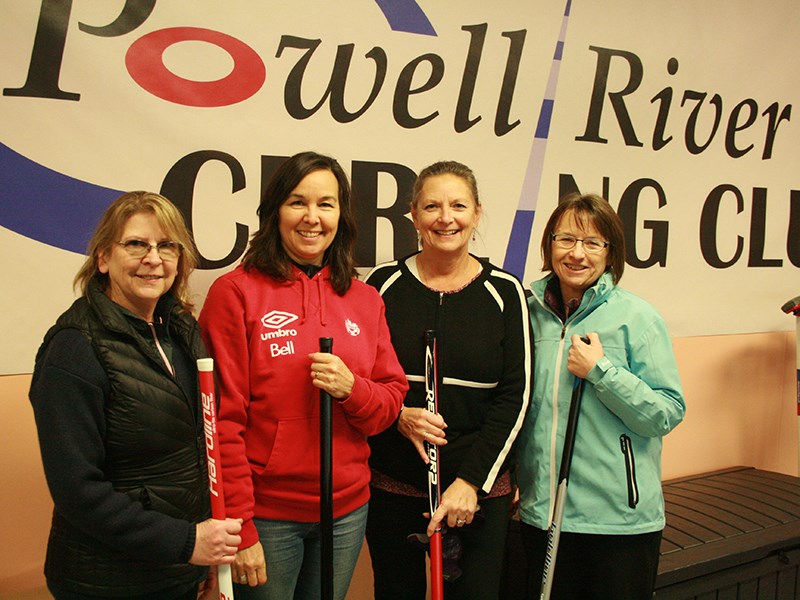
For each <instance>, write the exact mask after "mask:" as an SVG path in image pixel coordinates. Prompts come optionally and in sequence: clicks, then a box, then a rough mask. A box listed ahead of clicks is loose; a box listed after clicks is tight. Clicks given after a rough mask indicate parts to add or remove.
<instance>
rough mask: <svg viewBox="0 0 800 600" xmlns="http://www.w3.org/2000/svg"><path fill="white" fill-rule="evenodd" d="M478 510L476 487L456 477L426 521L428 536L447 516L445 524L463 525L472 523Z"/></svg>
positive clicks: (451, 526)
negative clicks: (428, 521) (428, 520)
mask: <svg viewBox="0 0 800 600" xmlns="http://www.w3.org/2000/svg"><path fill="white" fill-rule="evenodd" d="M477 511H478V488H477V486H474V485H472V484H471V483H469V482H468V481H465V480H464V479H461V478H460V477H456V480H455V481H454V482H453V483H451V484H450V486H449V487H448V488H447V489H446V490H445V491H444V494H442V500H441V502H439V508H437V509H436V512H434V513H433V517H432V518H431V520H430V523H428V537H430V536H432V535H433V534H434V533H435V532H436V529H438V528H439V526H440V524H441V523H442V522H443V521H444V520H445V518H447V526H448V527H450V528H451V529H452V528H455V527H463V526H464V525H469V524H470V523H472V519H473V518H474V517H475V513H476V512H477Z"/></svg>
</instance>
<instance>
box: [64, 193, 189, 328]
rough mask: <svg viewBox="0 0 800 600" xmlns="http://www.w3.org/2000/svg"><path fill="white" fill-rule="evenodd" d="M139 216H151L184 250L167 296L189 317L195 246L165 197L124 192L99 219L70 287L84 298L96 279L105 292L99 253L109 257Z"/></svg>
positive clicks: (106, 280) (106, 285) (105, 282)
mask: <svg viewBox="0 0 800 600" xmlns="http://www.w3.org/2000/svg"><path fill="white" fill-rule="evenodd" d="M139 213H149V214H151V215H153V216H154V217H155V218H156V221H158V225H159V227H161V229H162V230H163V231H164V234H165V235H166V236H167V237H168V238H169V239H170V240H172V241H174V242H178V243H179V244H181V246H183V251H182V252H181V255H180V257H179V258H178V270H177V275H176V276H175V281H174V282H173V284H172V287H171V288H170V290H169V293H170V294H172V295H173V296H175V298H176V299H177V300H178V302H179V303H180V305H181V309H182V310H184V311H186V312H189V313H190V312H191V311H192V309H193V308H194V303H193V302H192V299H191V293H190V291H189V275H190V274H191V272H192V271H193V270H194V268H195V266H197V253H196V252H195V248H194V242H193V241H192V236H191V234H190V233H189V230H188V229H187V227H186V222H185V221H184V220H183V215H182V214H181V213H180V211H179V210H178V209H177V208H176V207H175V205H174V204H172V202H170V201H169V200H167V199H166V198H165V197H164V196H162V195H160V194H156V193H154V192H143V191H136V192H127V193H125V194H122V196H120V197H119V198H117V199H116V200H114V202H112V203H111V205H110V206H109V207H108V208H107V209H106V211H105V212H104V213H103V216H102V217H100V222H99V223H98V224H97V229H96V230H95V232H94V235H93V236H92V239H91V240H90V241H89V247H88V249H87V252H86V253H87V254H88V256H87V258H86V261H85V262H84V263H83V266H82V267H81V268H80V270H79V271H78V273H77V275H75V280H74V281H73V284H72V285H73V287H74V288H80V291H81V294H82V295H84V296H85V295H86V291H87V289H88V287H89V281H91V280H92V279H93V278H94V277H97V278H98V279H99V280H100V282H101V285H102V286H103V289H106V288H108V274H106V273H101V272H100V271H99V270H98V269H97V261H98V257H99V255H100V253H107V254H110V253H111V251H112V249H113V246H114V244H116V243H117V242H118V241H119V236H120V235H121V234H122V230H123V229H124V227H125V224H126V223H127V222H128V219H130V218H131V217H132V216H134V215H136V214H139Z"/></svg>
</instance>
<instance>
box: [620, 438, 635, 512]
mask: <svg viewBox="0 0 800 600" xmlns="http://www.w3.org/2000/svg"><path fill="white" fill-rule="evenodd" d="M619 446H620V450H621V451H622V457H623V459H624V461H625V479H626V481H627V482H628V507H629V508H636V505H637V504H638V503H639V487H638V485H637V484H636V460H635V459H634V456H633V445H632V444H631V438H630V437H628V436H627V435H626V434H624V433H623V434H622V435H621V436H619Z"/></svg>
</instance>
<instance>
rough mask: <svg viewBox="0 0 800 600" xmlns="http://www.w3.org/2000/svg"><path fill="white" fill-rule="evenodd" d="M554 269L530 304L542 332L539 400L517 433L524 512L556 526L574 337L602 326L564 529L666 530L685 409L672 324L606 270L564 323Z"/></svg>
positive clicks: (539, 523) (537, 523) (537, 336)
mask: <svg viewBox="0 0 800 600" xmlns="http://www.w3.org/2000/svg"><path fill="white" fill-rule="evenodd" d="M552 277H553V275H552V274H550V275H548V276H547V277H545V278H544V279H541V280H539V281H537V282H535V283H534V284H533V285H532V286H531V289H532V291H533V295H532V297H531V298H530V299H529V300H528V303H529V306H530V314H531V323H532V324H533V331H534V348H535V352H534V354H535V356H536V372H535V374H534V390H533V398H532V399H531V403H530V406H529V409H528V415H527V418H526V421H525V425H524V427H523V430H522V432H521V433H520V436H519V444H520V448H519V485H520V517H521V519H522V521H523V522H524V523H527V524H529V525H533V526H534V527H538V528H540V529H547V528H548V527H549V525H550V520H551V517H552V515H551V511H552V507H553V503H554V500H555V491H556V486H557V485H558V481H557V479H558V472H559V468H560V463H561V451H562V447H563V442H564V432H565V429H566V424H567V415H568V412H569V403H570V399H571V396H572V387H573V383H574V381H575V376H574V375H572V374H571V373H570V372H569V371H568V370H567V355H568V353H569V349H570V346H571V343H572V342H571V337H572V336H573V335H575V334H577V335H580V336H585V335H587V334H588V333H590V332H596V333H597V334H598V335H599V336H600V343H601V344H602V345H603V352H604V355H605V356H604V357H603V358H602V359H600V360H599V361H598V362H597V364H596V365H595V366H594V368H592V370H591V371H590V372H589V374H588V375H587V377H586V383H585V385H584V392H583V401H582V404H581V412H580V416H579V420H578V428H577V435H576V440H575V450H574V454H573V458H572V469H571V472H570V476H569V486H568V487H569V493H568V494H567V502H566V508H565V512H564V520H563V524H562V531H569V532H576V533H592V534H616V535H624V534H638V533H649V532H654V531H660V530H661V529H663V528H664V523H665V518H664V498H663V495H662V491H661V438H662V437H663V436H664V435H666V434H667V433H669V432H670V431H672V429H673V428H675V426H677V425H678V423H680V422H681V421H682V420H683V416H684V413H685V411H686V405H685V403H684V399H683V391H682V388H681V383H680V379H679V377H678V368H677V364H676V362H675V357H674V354H673V351H672V341H671V339H670V335H669V332H668V331H667V327H666V324H665V323H664V320H663V319H662V318H661V316H660V315H659V314H658V312H657V311H656V310H655V308H653V306H652V305H650V304H649V303H648V302H646V301H645V300H643V299H641V298H639V297H638V296H635V295H634V294H631V293H630V292H628V291H626V290H623V289H622V288H620V287H618V286H616V285H614V283H613V281H612V277H611V274H610V273H605V274H603V275H602V276H601V277H600V279H599V280H598V281H597V283H595V285H594V286H592V287H591V288H589V289H588V290H586V292H585V293H584V295H583V298H582V300H581V304H580V306H579V308H578V309H577V310H576V311H575V312H574V313H573V314H572V315H570V316H569V318H568V319H567V321H566V323H563V322H562V321H561V319H560V318H559V317H558V316H557V315H556V314H555V313H554V312H553V311H552V310H551V309H550V308H549V307H548V306H547V304H546V303H545V301H544V292H545V287H546V285H547V282H548V280H549V279H550V278H552Z"/></svg>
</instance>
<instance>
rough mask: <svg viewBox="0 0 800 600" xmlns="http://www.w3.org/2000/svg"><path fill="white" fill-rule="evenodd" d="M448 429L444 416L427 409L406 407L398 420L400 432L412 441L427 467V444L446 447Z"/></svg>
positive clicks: (428, 460)
mask: <svg viewBox="0 0 800 600" xmlns="http://www.w3.org/2000/svg"><path fill="white" fill-rule="evenodd" d="M446 428H447V423H445V422H444V419H443V418H442V415H440V414H439V413H436V414H434V413H432V412H430V411H429V410H427V409H425V408H414V407H411V406H406V407H405V408H403V410H402V411H401V412H400V417H399V418H398V419H397V429H398V431H399V432H400V433H402V434H403V435H404V436H405V437H407V438H408V439H409V440H411V443H412V444H414V447H415V448H416V449H417V452H418V453H419V455H420V456H421V457H422V460H423V461H424V462H425V464H426V465H427V464H428V463H429V462H430V459H429V458H428V453H427V452H426V451H425V442H430V443H431V444H435V445H436V446H444V445H445V444H446V443H447V440H446V439H445V437H444V430H445V429H446Z"/></svg>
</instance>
